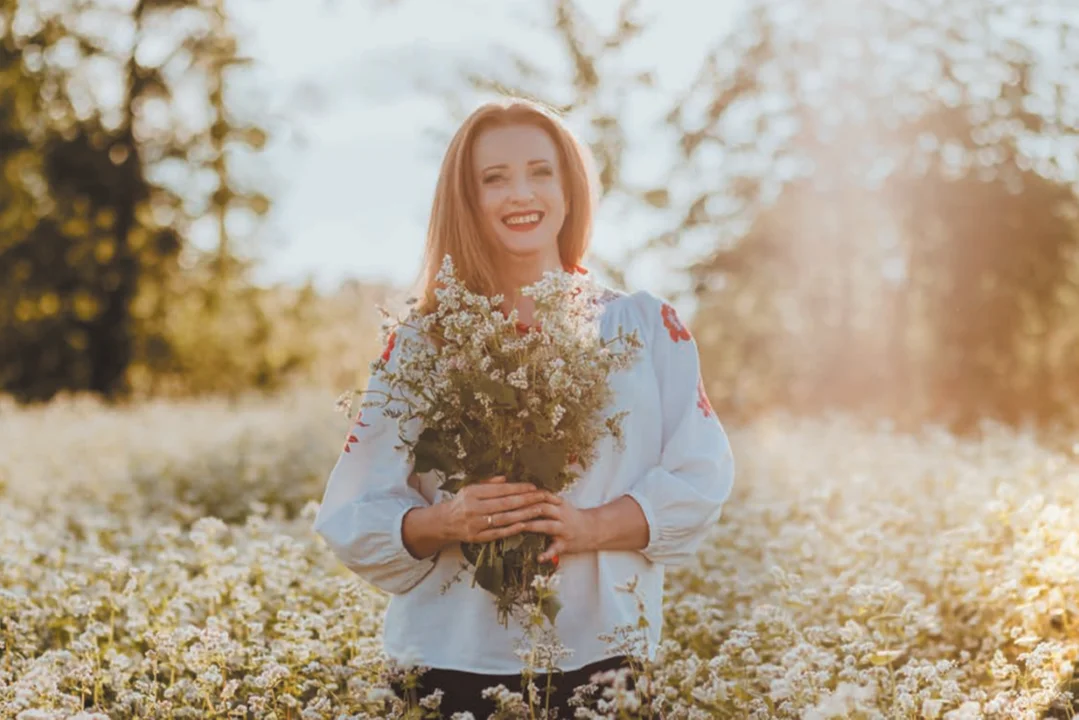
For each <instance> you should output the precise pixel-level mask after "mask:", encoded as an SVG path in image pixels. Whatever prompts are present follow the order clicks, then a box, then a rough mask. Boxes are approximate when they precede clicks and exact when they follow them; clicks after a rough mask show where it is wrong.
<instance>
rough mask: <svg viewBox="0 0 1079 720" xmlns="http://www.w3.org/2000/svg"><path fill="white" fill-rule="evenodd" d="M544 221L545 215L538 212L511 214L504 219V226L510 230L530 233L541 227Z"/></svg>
mask: <svg viewBox="0 0 1079 720" xmlns="http://www.w3.org/2000/svg"><path fill="white" fill-rule="evenodd" d="M542 220H543V213H541V212H539V211H538V210H533V211H532V212H523V213H510V214H509V215H505V216H503V218H502V224H503V225H505V226H506V227H508V228H509V229H510V230H516V231H517V232H528V231H529V230H532V229H533V228H535V227H536V226H537V225H539V224H540V222H541V221H542Z"/></svg>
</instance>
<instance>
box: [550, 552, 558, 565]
mask: <svg viewBox="0 0 1079 720" xmlns="http://www.w3.org/2000/svg"><path fill="white" fill-rule="evenodd" d="M551 562H552V563H554V565H555V567H557V566H558V556H557V555H552V556H551Z"/></svg>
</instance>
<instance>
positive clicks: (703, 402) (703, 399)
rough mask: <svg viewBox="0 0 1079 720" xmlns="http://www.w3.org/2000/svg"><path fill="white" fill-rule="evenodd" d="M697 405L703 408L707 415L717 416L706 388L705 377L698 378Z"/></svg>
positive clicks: (702, 410)
mask: <svg viewBox="0 0 1079 720" xmlns="http://www.w3.org/2000/svg"><path fill="white" fill-rule="evenodd" d="M697 407H699V408H700V409H701V412H702V413H704V416H705V417H715V416H716V411H715V410H713V409H712V403H711V402H710V401H709V400H708V393H707V392H705V390H704V378H701V377H698V378H697Z"/></svg>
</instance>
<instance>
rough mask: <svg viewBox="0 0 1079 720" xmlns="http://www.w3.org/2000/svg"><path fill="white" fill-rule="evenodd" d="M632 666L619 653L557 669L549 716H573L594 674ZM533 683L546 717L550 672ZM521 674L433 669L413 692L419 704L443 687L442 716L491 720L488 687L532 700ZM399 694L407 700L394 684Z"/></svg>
mask: <svg viewBox="0 0 1079 720" xmlns="http://www.w3.org/2000/svg"><path fill="white" fill-rule="evenodd" d="M623 667H625V668H628V667H630V664H629V660H628V659H627V658H626V657H624V656H621V655H620V656H616V657H612V658H607V659H605V660H600V661H599V662H594V663H592V664H590V665H585V666H584V667H582V668H580V669H578V670H570V671H569V672H557V671H556V672H555V673H552V675H551V699H550V705H549V708H550V709H551V710H552V711H554V713H553V715H549V716H548V717H556V718H559V720H561V719H562V718H572V717H573V713H574V710H575V708H573V707H571V706H570V705H569V699H570V698H571V697H573V692H574V690H576V689H577V688H578V687H580V686H581V685H587V684H588V683H589V681H590V679H591V677H592V675H593V674H595V673H599V672H605V671H607V670H617V669H619V668H623ZM627 681H628V682H627V684H628V686H629V687H630V688H632V687H633V678H632V676H630V677H629V678H627ZM533 683H535V685H536V687H537V688H538V689H539V697H540V705H539V707H538V708H537V710H538V711H539V712H538V713H537V716H539V717H542V711H543V705H544V702H545V700H544V699H545V697H546V689H547V675H546V674H544V673H537V674H536V676H535V678H533ZM521 684H522V683H521V676H520V674H517V675H486V674H480V673H470V672H464V671H462V670H443V669H440V668H431V669H430V670H428V671H427V672H425V673H424V674H423V675H422V676H420V679H419V687H418V688H415V689H413V690H410V691H409V694H410V695H411V701H412V703H413V704H415V703H416V702H417V701H418V700H420V699H422V698H423V697H424V696H426V695H428V694H430V693H432V692H434V691H435V690H441V691H442V693H443V695H442V703H441V705H440V708H441V712H442V717H443V718H446V720H449V718H451V717H452V716H453V714H454V713H455V712H466V711H467V712H471V713H472V714H473V715H474V716H475V717H476V720H487V716H489V715H490V714H492V713H493V712H495V710H496V709H497V705H496V704H495V702H494V700H487V699H485V698H484V697H483V695H482V693H483V690H484V689H485V688H488V687H494V686H496V685H505V686H506V687H507V688H508V689H509V690H510V692H520V693H522V694H523V695H524V697H525V702H526V703H527V702H528V693H527V691H526V690H523V689H522V687H521ZM394 692H396V693H397V696H398V697H400V698H402V699H405V694H404V691H403V689H402V688H401V687H394Z"/></svg>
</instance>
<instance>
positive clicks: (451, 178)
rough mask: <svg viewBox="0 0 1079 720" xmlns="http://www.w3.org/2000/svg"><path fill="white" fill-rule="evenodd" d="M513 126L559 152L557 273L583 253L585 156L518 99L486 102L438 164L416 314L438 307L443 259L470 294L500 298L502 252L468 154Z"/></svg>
mask: <svg viewBox="0 0 1079 720" xmlns="http://www.w3.org/2000/svg"><path fill="white" fill-rule="evenodd" d="M519 124H527V125H533V126H536V127H538V128H540V129H541V130H544V131H545V132H546V133H547V134H548V135H549V136H550V138H551V141H552V142H553V143H554V145H555V148H556V149H557V150H558V158H559V165H560V169H561V173H562V190H563V194H564V195H565V197H566V201H567V212H566V219H565V222H564V223H563V224H562V229H561V230H560V231H559V233H558V253H559V258H560V259H561V261H562V266H563V267H564V268H566V269H567V270H573V269H575V268H576V267H577V266H578V265H579V264H580V262H581V259H582V258H583V257H584V255H585V252H586V251H587V250H588V245H589V242H590V241H591V235H592V212H593V207H594V205H595V187H596V183H595V182H594V179H593V178H594V173H593V165H592V162H591V154H590V153H589V151H588V150H587V148H585V147H584V146H583V145H582V144H581V143H580V142H579V141H578V140H577V138H576V137H574V135H573V133H572V132H570V130H569V129H568V128H567V127H566V125H565V124H564V123H563V121H562V119H561V118H560V117H558V116H557V115H556V114H555V113H554V112H552V111H551V110H548V109H547V108H546V107H544V106H543V105H540V104H539V103H536V102H533V101H531V100H527V99H524V98H519V97H508V98H504V99H500V100H495V101H490V102H485V103H483V104H482V105H480V106H479V107H478V108H476V109H475V110H474V111H472V113H471V114H470V115H469V116H468V118H467V119H466V120H465V121H464V123H462V125H461V127H460V128H459V129H458V130H457V132H456V134H454V136H453V139H452V140H451V141H450V144H449V147H448V148H447V149H446V154H445V156H444V157H443V159H442V168H441V170H440V171H439V175H438V184H437V186H436V187H435V197H434V202H433V203H432V206H431V218H430V220H429V222H428V226H427V243H426V247H425V249H424V260H423V269H422V271H421V276H420V279H419V281H418V286H419V287H418V288H417V293H416V294H417V295H418V296H419V308H420V309H421V310H422V311H424V312H431V311H433V310H434V309H435V307H436V305H437V300H436V298H435V290H436V288H437V281H436V280H435V276H436V275H437V274H438V270H439V267H440V266H441V264H442V259H443V257H445V256H446V255H447V254H449V255H450V257H452V258H453V263H454V266H455V267H456V271H457V276H458V277H459V278H460V279H461V280H462V281H463V283H464V285H465V287H467V288H468V289H469V290H471V291H472V292H475V293H480V294H483V295H488V296H490V295H496V294H499V293H503V292H505V288H503V287H502V286H501V285H500V283H499V268H500V260H501V256H502V255H501V254H502V248H501V246H500V244H499V243H498V241H497V239H496V238H495V237H494V234H493V231H492V230H491V229H490V228H488V227H487V225H486V224H485V222H484V221H483V219H482V217H481V214H480V208H479V200H478V197H477V194H478V193H477V186H478V181H477V178H476V173H475V170H474V167H473V148H474V146H475V142H476V138H477V137H479V135H480V133H481V132H483V131H484V130H486V129H488V128H491V127H504V126H506V125H519Z"/></svg>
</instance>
